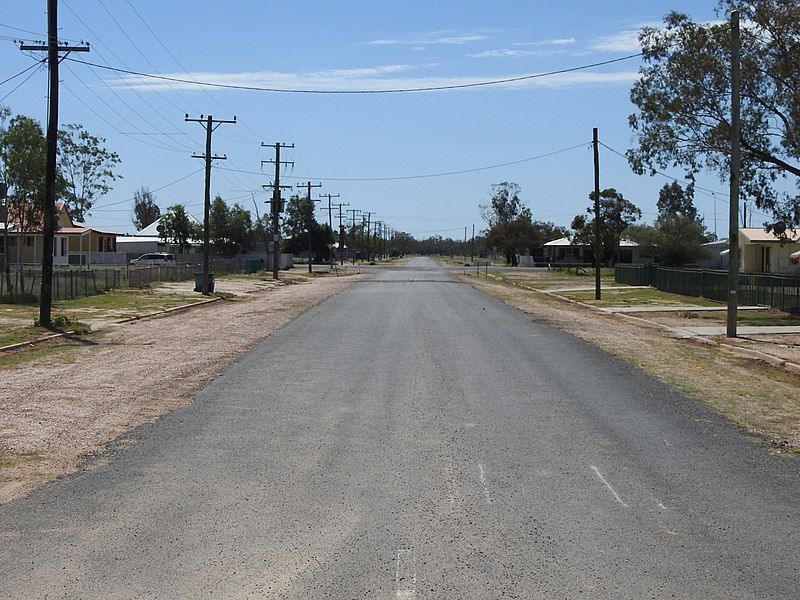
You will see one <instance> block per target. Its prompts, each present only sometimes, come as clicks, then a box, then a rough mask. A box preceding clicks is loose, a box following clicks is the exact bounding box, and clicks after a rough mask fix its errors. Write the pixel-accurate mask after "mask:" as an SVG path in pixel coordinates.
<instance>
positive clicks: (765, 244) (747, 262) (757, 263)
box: [739, 227, 800, 274]
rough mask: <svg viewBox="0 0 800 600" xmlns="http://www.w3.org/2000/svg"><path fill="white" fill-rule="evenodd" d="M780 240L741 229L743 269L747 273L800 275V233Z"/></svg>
mask: <svg viewBox="0 0 800 600" xmlns="http://www.w3.org/2000/svg"><path fill="white" fill-rule="evenodd" d="M785 237H786V239H785V240H783V241H782V240H780V239H778V238H777V237H775V234H774V233H769V232H767V231H764V230H763V229H760V228H753V227H742V228H740V229H739V253H740V268H741V270H742V271H743V272H745V273H794V274H800V231H794V232H792V231H787V232H786V234H785Z"/></svg>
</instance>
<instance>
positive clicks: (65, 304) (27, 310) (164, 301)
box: [0, 289, 197, 343]
mask: <svg viewBox="0 0 800 600" xmlns="http://www.w3.org/2000/svg"><path fill="white" fill-rule="evenodd" d="M196 301H197V299H196V298H192V297H188V296H185V295H180V294H170V293H161V292H158V293H157V292H153V291H151V290H147V289H119V290H111V291H109V292H106V293H104V294H97V295H95V296H87V297H85V298H78V299H75V300H59V301H58V302H54V303H53V316H56V315H60V314H62V315H67V316H69V317H70V318H71V319H73V320H78V321H91V320H97V319H109V318H118V319H124V318H126V317H134V316H138V315H143V314H147V313H151V312H155V311H157V310H161V309H165V308H172V307H174V306H180V305H182V304H190V303H192V302H196ZM38 315H39V307H38V306H36V305H30V304H0V317H5V318H7V319H14V320H17V321H28V322H29V323H31V324H32V323H33V321H34V320H35V319H36V318H37V317H38ZM29 329H33V328H29ZM9 343H13V342H9Z"/></svg>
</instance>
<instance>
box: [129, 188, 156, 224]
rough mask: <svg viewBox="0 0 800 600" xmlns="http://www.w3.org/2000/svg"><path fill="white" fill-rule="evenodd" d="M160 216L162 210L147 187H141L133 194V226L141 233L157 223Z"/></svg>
mask: <svg viewBox="0 0 800 600" xmlns="http://www.w3.org/2000/svg"><path fill="white" fill-rule="evenodd" d="M160 216H161V209H160V208H159V207H158V204H157V203H156V197H155V195H153V192H151V191H150V190H149V189H148V188H146V187H140V188H139V189H138V190H136V191H135V192H133V224H134V226H135V227H136V229H137V230H139V231H141V230H142V229H144V228H145V227H147V226H148V225H151V224H153V223H155V222H156V221H157V220H158V218H159V217H160Z"/></svg>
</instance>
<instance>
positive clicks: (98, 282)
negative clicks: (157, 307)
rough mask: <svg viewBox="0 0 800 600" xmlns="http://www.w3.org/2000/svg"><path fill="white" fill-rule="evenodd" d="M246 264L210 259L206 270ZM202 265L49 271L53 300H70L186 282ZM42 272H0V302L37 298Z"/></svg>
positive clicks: (230, 270) (228, 270) (241, 268)
mask: <svg viewBox="0 0 800 600" xmlns="http://www.w3.org/2000/svg"><path fill="white" fill-rule="evenodd" d="M245 267H246V263H245V261H244V260H241V259H216V260H212V261H211V264H210V270H211V272H212V273H215V274H216V275H228V274H234V273H244V272H245V271H246V269H245ZM202 270H203V267H202V265H147V266H134V265H125V266H119V267H100V268H95V269H69V268H64V269H55V270H54V271H53V300H73V299H76V298H84V297H86V296H92V295H94V294H100V293H103V292H105V291H107V290H113V289H119V288H126V287H127V288H143V287H147V286H149V285H151V284H153V283H156V282H161V281H190V280H192V279H194V277H195V274H196V273H201V272H202ZM41 285H42V272H41V269H37V268H22V269H18V268H14V269H11V270H10V272H9V273H0V302H35V301H38V299H39V296H40V292H41Z"/></svg>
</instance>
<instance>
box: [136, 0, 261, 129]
mask: <svg viewBox="0 0 800 600" xmlns="http://www.w3.org/2000/svg"><path fill="white" fill-rule="evenodd" d="M126 2H127V4H128V6H130V8H131V10H132V11H133V12H134V14H135V15H136V16H137V17H138V18H139V20H140V21H141V22H142V24H143V25H144V26H145V27H146V28H147V30H148V31H149V32H150V33H151V34H152V36H153V37H154V38H155V39H156V41H157V42H158V43H159V44H160V45H161V47H162V48H163V49H164V51H165V52H166V53H167V54H168V55H169V57H170V58H171V59H172V60H173V61H175V64H176V65H178V66H179V67H180V68H181V69H183V72H184V73H186V75H187V76H188V77H189V78H190V79H192V76H191V74H190V73H189V70H188V69H187V68H186V67H185V66H183V64H182V63H181V61H179V60H178V57H177V56H175V55H174V54H173V53H172V51H171V50H170V49H169V47H167V45H166V44H165V43H164V42H163V41H162V40H161V38H160V37H159V36H158V34H157V33H156V32H155V31H154V30H153V28H152V27H150V25H149V23H148V22H147V21H146V20H145V18H144V17H143V16H142V15H141V13H140V12H139V11H138V10H136V7H135V6H134V5H133V3H131V2H130V0H126ZM140 54H141V52H140ZM149 62H150V61H148V63H149ZM153 68H155V67H153ZM173 89H174V88H173ZM203 92H204V93H205V95H206V96H208V97H209V98H210V99H211V100H212V101H213V102H214V103H215V104H216V105H217V106H219V107H220V108H222V109H223V110H224V111H226V112H228V113H230V114H233V113H234V112H235V111H232V110H231V109H230V108H228V107H227V106H225V105H224V104H222V103H221V102H220V101H219V100H217V99H216V98H215V97H214V96H212V95H211V94H210V93H209V92H208V90H205V89H204V90H203ZM181 98H183V96H181ZM239 124H240V125H242V126H243V127H244V128H245V129H247V130H248V131H250V133H252V134H253V135H255V136H256V139H257V140H260V139H262V137H263V136H260V135H259V134H258V133H257V132H255V131H253V129H251V128H250V127H248V126H247V124H245V123H242V122H241V120H239ZM219 135H220V136H222V137H223V138H230V139H234V138H239V140H241V143H246V144H249V143H252V142H253V141H256V140H247V139H246V138H244V137H242V136H240V135H237V134H235V133H232V134H230V135H227V134H222V133H220V134H219Z"/></svg>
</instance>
